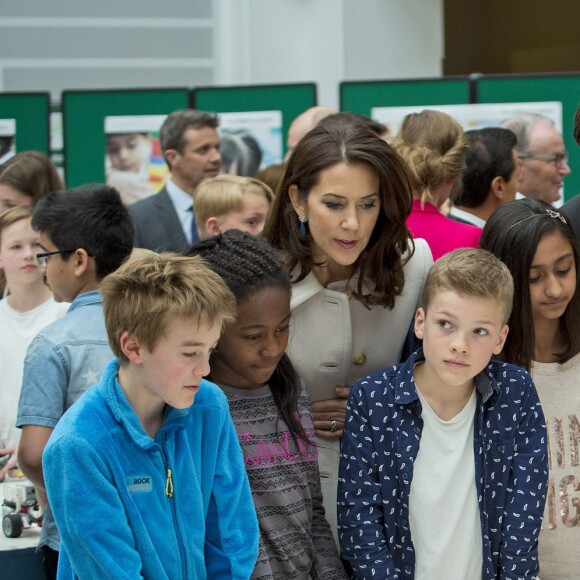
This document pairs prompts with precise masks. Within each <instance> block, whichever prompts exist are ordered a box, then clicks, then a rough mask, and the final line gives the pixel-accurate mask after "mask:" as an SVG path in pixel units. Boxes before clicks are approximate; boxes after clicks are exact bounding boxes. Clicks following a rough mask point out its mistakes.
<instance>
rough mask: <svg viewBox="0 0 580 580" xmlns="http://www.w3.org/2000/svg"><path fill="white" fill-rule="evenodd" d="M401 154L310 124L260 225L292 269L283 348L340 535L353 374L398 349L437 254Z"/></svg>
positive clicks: (371, 139)
mask: <svg viewBox="0 0 580 580" xmlns="http://www.w3.org/2000/svg"><path fill="white" fill-rule="evenodd" d="M411 205H412V189H411V179H410V176H409V173H408V170H407V167H406V165H405V163H404V162H403V160H402V159H401V158H400V157H399V155H397V153H395V152H394V151H393V149H392V148H391V147H390V146H389V145H388V144H387V143H385V141H383V140H381V139H380V138H379V137H377V136H376V135H375V134H373V133H372V132H371V131H369V130H368V129H366V128H361V127H360V126H356V125H353V124H349V123H345V122H344V121H340V120H339V121H337V122H335V123H328V124H325V125H324V126H319V127H316V128H314V129H313V130H312V131H310V132H309V133H307V134H306V136H305V137H303V138H302V139H301V141H300V142H299V143H298V144H297V145H296V147H295V148H294V149H293V151H292V154H291V156H290V158H289V160H288V162H287V165H286V170H285V173H284V176H283V178H282V182H281V184H280V188H279V193H278V195H277V196H276V198H275V200H274V206H273V208H272V210H271V214H270V218H269V220H268V222H267V224H266V228H265V230H264V234H263V235H264V236H265V237H266V238H267V239H268V240H269V241H270V242H271V243H272V244H273V245H274V246H275V247H277V248H279V249H280V250H282V252H283V254H284V256H285V259H286V263H287V267H288V269H289V271H290V273H291V276H292V281H293V287H292V302H291V308H292V336H291V340H290V344H289V346H288V354H289V356H290V359H291V360H292V363H293V364H294V366H295V368H296V370H297V371H298V373H299V374H300V375H301V376H302V378H303V380H304V381H305V383H306V387H307V389H308V394H309V396H310V398H311V400H312V409H313V419H314V427H315V432H316V435H317V445H318V457H319V466H320V473H321V483H322V492H323V496H324V507H325V509H326V513H327V518H328V521H329V523H330V525H331V528H332V530H333V532H334V533H335V535H336V488H337V477H338V462H339V455H340V445H339V439H340V435H341V433H342V429H343V425H344V417H345V410H346V400H347V398H348V393H349V389H350V385H351V384H352V383H353V382H354V381H355V380H356V379H358V378H360V377H362V376H365V375H367V374H369V373H370V372H372V371H374V370H377V369H380V368H383V367H386V366H389V365H393V364H395V363H397V362H399V361H400V360H401V355H402V351H403V347H404V345H405V340H406V337H407V330H408V328H409V324H410V322H411V319H412V317H413V314H414V312H415V309H416V307H417V304H418V300H419V296H420V293H421V289H422V286H423V281H424V279H425V276H426V274H427V271H428V270H429V267H430V266H431V264H432V258H431V253H430V251H429V248H428V247H427V244H426V243H425V242H424V241H423V240H415V241H414V243H413V241H412V240H411V238H410V235H409V231H408V229H407V226H406V225H405V220H406V219H407V217H408V215H409V213H410V211H411Z"/></svg>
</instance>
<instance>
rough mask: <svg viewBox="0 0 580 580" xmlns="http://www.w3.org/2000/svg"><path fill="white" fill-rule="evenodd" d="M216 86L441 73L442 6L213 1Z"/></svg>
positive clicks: (332, 95)
mask: <svg viewBox="0 0 580 580" xmlns="http://www.w3.org/2000/svg"><path fill="white" fill-rule="evenodd" d="M215 2H216V36H215V38H216V51H215V52H216V76H215V78H216V82H217V83H219V84H250V83H281V82H308V81H314V82H316V83H317V84H318V88H319V93H318V100H319V103H320V104H323V105H328V106H334V107H338V86H339V83H340V81H342V80H357V79H358V80H362V79H364V80H371V79H377V80H379V79H389V78H413V77H431V76H440V75H441V74H442V62H443V55H444V34H443V0H215Z"/></svg>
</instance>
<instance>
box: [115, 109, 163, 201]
mask: <svg viewBox="0 0 580 580" xmlns="http://www.w3.org/2000/svg"><path fill="white" fill-rule="evenodd" d="M164 120H165V115H132V116H115V117H105V143H106V145H105V174H106V182H107V184H108V185H112V186H113V187H115V188H116V189H118V190H119V192H120V193H121V197H122V199H123V201H124V202H125V203H132V202H134V201H138V200H140V199H143V198H145V197H148V196H150V195H153V194H154V193H156V192H157V191H159V190H160V189H161V188H162V187H163V185H164V184H165V182H166V181H167V179H168V178H169V169H168V167H167V165H166V163H165V159H164V158H163V154H162V152H161V145H160V144H159V128H160V127H161V125H162V124H163V121H164Z"/></svg>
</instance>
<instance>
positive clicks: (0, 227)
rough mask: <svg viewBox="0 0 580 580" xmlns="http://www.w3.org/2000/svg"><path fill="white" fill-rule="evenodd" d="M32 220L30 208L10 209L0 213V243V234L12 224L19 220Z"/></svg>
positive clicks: (0, 237) (0, 238)
mask: <svg viewBox="0 0 580 580" xmlns="http://www.w3.org/2000/svg"><path fill="white" fill-rule="evenodd" d="M26 219H28V220H29V219H32V208H31V207H25V206H18V207H11V208H10V209H7V210H6V211H3V212H2V213H0V243H1V241H2V232H3V231H4V230H5V229H6V228H7V227H8V226H11V225H12V224H15V223H16V222H19V221H20V220H26Z"/></svg>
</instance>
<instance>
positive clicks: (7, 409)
mask: <svg viewBox="0 0 580 580" xmlns="http://www.w3.org/2000/svg"><path fill="white" fill-rule="evenodd" d="M68 307H69V305H68V304H67V303H60V304H59V303H57V302H55V301H54V299H53V298H52V297H51V298H49V299H48V300H47V301H46V302H44V303H43V304H41V305H40V306H37V307H36V308H34V309H32V310H29V311H28V312H17V311H16V310H14V309H13V308H11V307H10V306H9V305H8V301H7V299H6V298H4V299H2V300H0V439H3V440H4V442H5V443H6V445H12V444H15V443H17V442H18V441H19V440H20V429H17V428H16V427H15V424H16V414H17V411H18V399H19V398H20V389H21V387H22V371H23V367H24V357H25V355H26V351H27V349H28V345H29V344H30V343H31V341H32V339H33V338H34V337H35V336H36V335H37V334H38V333H39V332H40V330H42V329H43V328H44V327H45V326H47V325H48V324H50V323H51V322H54V321H55V320H57V319H58V318H61V317H62V316H64V315H65V314H66V311H67V309H68Z"/></svg>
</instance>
